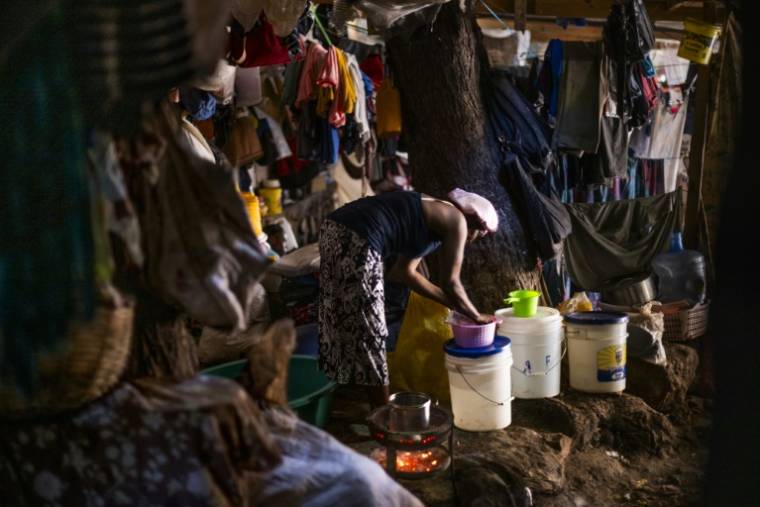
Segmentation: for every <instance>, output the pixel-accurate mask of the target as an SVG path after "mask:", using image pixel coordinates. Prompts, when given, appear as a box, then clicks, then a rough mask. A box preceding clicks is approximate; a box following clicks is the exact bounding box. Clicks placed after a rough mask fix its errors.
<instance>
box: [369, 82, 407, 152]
mask: <svg viewBox="0 0 760 507" xmlns="http://www.w3.org/2000/svg"><path fill="white" fill-rule="evenodd" d="M375 107H376V109H377V135H378V137H384V136H394V135H398V134H400V133H401V97H400V96H399V93H398V90H397V89H396V87H395V86H393V81H392V80H391V79H390V78H386V79H385V80H384V81H383V84H381V85H380V89H379V90H378V91H377V99H376V106H375Z"/></svg>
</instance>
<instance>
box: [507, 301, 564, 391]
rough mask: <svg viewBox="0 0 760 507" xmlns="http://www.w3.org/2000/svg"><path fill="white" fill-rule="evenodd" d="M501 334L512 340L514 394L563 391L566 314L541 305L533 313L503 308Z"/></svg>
mask: <svg viewBox="0 0 760 507" xmlns="http://www.w3.org/2000/svg"><path fill="white" fill-rule="evenodd" d="M496 316H497V317H499V318H500V319H502V323H501V325H500V326H499V332H498V334H499V335H500V336H506V337H507V338H509V339H510V340H511V341H512V357H513V360H514V365H513V366H512V373H511V378H512V395H513V396H514V397H515V398H523V399H532V398H550V397H552V396H557V395H558V394H559V392H560V368H561V363H562V357H563V352H562V337H563V334H564V333H563V329H562V316H561V315H560V314H559V311H557V310H555V309H553V308H547V307H544V306H539V307H538V309H537V310H536V315H535V316H533V317H516V316H515V315H514V312H513V310H512V309H511V308H507V309H505V310H499V311H497V312H496Z"/></svg>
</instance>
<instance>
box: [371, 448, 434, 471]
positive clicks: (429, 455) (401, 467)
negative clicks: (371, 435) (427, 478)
mask: <svg viewBox="0 0 760 507" xmlns="http://www.w3.org/2000/svg"><path fill="white" fill-rule="evenodd" d="M442 453H445V451H443V450H441V449H438V448H434V449H429V450H426V451H396V471H397V472H402V473H407V474H424V473H430V472H435V471H436V470H438V469H439V468H440V465H439V463H440V462H441V461H443V460H441V454H442ZM386 454H387V453H386V450H385V449H384V448H381V449H375V450H374V451H372V458H373V459H374V460H375V461H377V462H378V463H379V464H380V466H382V467H383V468H385V466H386V460H387V457H386Z"/></svg>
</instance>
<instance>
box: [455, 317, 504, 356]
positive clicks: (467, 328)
mask: <svg viewBox="0 0 760 507" xmlns="http://www.w3.org/2000/svg"><path fill="white" fill-rule="evenodd" d="M449 324H450V325H451V330H452V331H453V332H454V342H455V343H456V344H457V345H459V346H460V347H462V348H466V349H474V348H477V347H488V346H489V345H491V344H492V343H493V339H494V336H496V325H497V324H499V319H497V318H496V317H494V320H493V322H491V323H490V324H475V323H474V322H472V321H471V320H470V319H468V318H467V317H463V316H461V315H459V314H457V313H453V314H452V315H451V317H449Z"/></svg>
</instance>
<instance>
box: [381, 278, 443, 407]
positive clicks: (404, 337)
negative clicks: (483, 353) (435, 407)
mask: <svg viewBox="0 0 760 507" xmlns="http://www.w3.org/2000/svg"><path fill="white" fill-rule="evenodd" d="M448 314H449V309H448V308H446V307H445V306H443V305H440V304H438V303H436V302H435V301H431V300H430V299H427V298H425V297H423V296H420V295H419V294H417V293H416V292H412V293H411V295H410V296H409V303H408V305H407V307H406V312H405V313H404V321H403V322H402V324H401V330H400V331H399V335H398V342H397V344H396V350H395V351H394V352H389V353H388V369H389V370H390V376H391V389H392V390H393V391H420V392H424V393H427V394H430V395H432V396H433V397H435V398H437V399H438V400H439V401H442V402H446V403H448V401H449V400H450V397H451V396H450V394H449V378H448V374H447V373H446V367H445V366H444V352H443V344H444V343H445V342H446V340H449V339H450V338H451V337H452V334H451V326H449V325H448V324H447V323H446V317H447V316H448Z"/></svg>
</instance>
